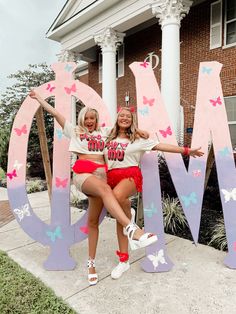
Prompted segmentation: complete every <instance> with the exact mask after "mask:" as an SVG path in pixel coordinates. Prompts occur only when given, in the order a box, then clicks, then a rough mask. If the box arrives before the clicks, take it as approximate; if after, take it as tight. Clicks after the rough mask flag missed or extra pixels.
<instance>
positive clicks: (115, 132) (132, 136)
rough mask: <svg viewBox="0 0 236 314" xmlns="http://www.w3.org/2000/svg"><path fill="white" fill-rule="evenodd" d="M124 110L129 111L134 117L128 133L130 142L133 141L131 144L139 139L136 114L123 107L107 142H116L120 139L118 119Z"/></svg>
mask: <svg viewBox="0 0 236 314" xmlns="http://www.w3.org/2000/svg"><path fill="white" fill-rule="evenodd" d="M123 110H126V111H129V112H130V114H131V117H132V122H131V126H130V127H129V128H128V129H127V131H126V135H127V137H128V138H129V140H130V141H131V143H133V142H134V141H135V140H136V139H137V138H139V135H138V133H137V123H136V117H135V115H134V112H133V111H132V110H130V108H129V107H121V108H120V109H119V112H118V114H117V118H116V122H115V125H114V127H113V128H112V130H111V132H110V134H109V136H108V138H107V142H110V141H112V140H114V139H115V138H117V137H118V134H119V129H120V128H119V126H118V118H119V115H120V114H121V112H122V111H123Z"/></svg>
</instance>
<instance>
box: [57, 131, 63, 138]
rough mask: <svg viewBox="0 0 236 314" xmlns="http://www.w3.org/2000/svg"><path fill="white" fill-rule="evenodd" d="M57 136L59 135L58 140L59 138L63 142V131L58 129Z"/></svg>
mask: <svg viewBox="0 0 236 314" xmlns="http://www.w3.org/2000/svg"><path fill="white" fill-rule="evenodd" d="M56 134H57V138H58V139H59V140H61V139H62V136H63V132H62V130H61V129H56Z"/></svg>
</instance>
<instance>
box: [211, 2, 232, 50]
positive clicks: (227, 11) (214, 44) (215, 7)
mask: <svg viewBox="0 0 236 314" xmlns="http://www.w3.org/2000/svg"><path fill="white" fill-rule="evenodd" d="M223 9H224V14H223V15H222V0H218V1H215V2H213V3H212V4H211V17H210V49H214V48H218V47H221V46H222V27H224V46H226V47H227V46H229V47H230V46H233V45H236V1H235V0H225V1H224V6H223ZM222 16H224V23H223V24H222Z"/></svg>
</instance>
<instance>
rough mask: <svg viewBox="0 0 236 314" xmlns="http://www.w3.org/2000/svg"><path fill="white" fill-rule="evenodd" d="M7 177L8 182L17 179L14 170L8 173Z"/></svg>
mask: <svg viewBox="0 0 236 314" xmlns="http://www.w3.org/2000/svg"><path fill="white" fill-rule="evenodd" d="M7 176H8V178H9V179H10V180H12V179H13V178H14V177H17V173H16V169H13V171H12V172H8V173H7Z"/></svg>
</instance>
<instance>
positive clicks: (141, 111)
mask: <svg viewBox="0 0 236 314" xmlns="http://www.w3.org/2000/svg"><path fill="white" fill-rule="evenodd" d="M138 111H139V112H140V114H141V115H142V116H145V115H148V114H149V108H148V107H143V108H140V109H139V110H138Z"/></svg>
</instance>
